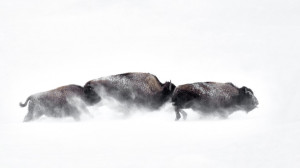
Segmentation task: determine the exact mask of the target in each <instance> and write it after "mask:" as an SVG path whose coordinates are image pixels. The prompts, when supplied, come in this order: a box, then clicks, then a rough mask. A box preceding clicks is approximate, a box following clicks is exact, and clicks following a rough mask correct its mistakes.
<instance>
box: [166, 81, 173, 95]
mask: <svg viewBox="0 0 300 168" xmlns="http://www.w3.org/2000/svg"><path fill="white" fill-rule="evenodd" d="M175 88H176V86H175V85H174V84H173V83H172V82H171V81H170V82H165V83H164V84H163V94H164V95H168V96H169V95H172V93H173V92H174V90H175Z"/></svg>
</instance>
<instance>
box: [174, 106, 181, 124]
mask: <svg viewBox="0 0 300 168" xmlns="http://www.w3.org/2000/svg"><path fill="white" fill-rule="evenodd" d="M175 114H176V119H175V121H178V120H179V119H180V118H181V115H180V108H178V107H176V108H175Z"/></svg>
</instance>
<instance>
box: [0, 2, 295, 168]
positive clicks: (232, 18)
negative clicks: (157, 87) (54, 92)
mask: <svg viewBox="0 0 300 168" xmlns="http://www.w3.org/2000/svg"><path fill="white" fill-rule="evenodd" d="M299 18H300V3H299V1H296V0H286V1H278V0H276V1H271V0H252V1H246V0H242V1H241V0H239V1H238V0H227V1H221V0H202V1H196V0H185V1H171V0H170V1H158V0H157V1H156V0H154V1H138V0H136V1H118V0H115V1H102V0H99V1H97V0H88V1H83V0H72V1H71V0H44V1H39V0H30V1H22V0H19V1H18V0H9V1H4V0H1V1H0V58H1V60H0V79H1V87H0V93H1V94H0V102H1V103H0V167H299V166H300V153H299V151H300V144H299V142H300V129H299V128H300V111H299V108H298V104H299V103H298V102H299V100H300V95H299V89H298V86H299V85H300V80H299V77H300V75H299V72H300V66H299V65H298V64H299V62H300V57H299V55H300V50H299V46H300V41H299V39H300V19H299ZM123 72H150V73H152V74H155V75H156V76H157V77H158V78H159V79H160V80H161V81H162V82H165V81H167V80H172V82H173V83H175V84H176V85H180V84H185V83H191V82H200V81H217V82H232V83H234V84H236V85H237V86H239V87H242V86H247V87H249V88H251V89H252V90H253V91H254V94H255V95H256V97H257V98H258V100H259V103H260V104H259V108H257V109H255V110H253V111H252V112H250V113H249V114H248V115H247V114H245V113H243V112H237V113H235V114H233V115H232V116H231V117H230V118H229V119H228V120H217V119H205V120H203V119H202V120H199V119H198V118H199V116H197V114H196V113H194V112H193V111H191V110H187V112H188V114H189V118H188V120H187V121H185V122H174V121H173V120H174V118H175V115H174V114H173V111H172V107H171V105H170V104H167V105H166V106H165V107H163V108H162V109H161V110H159V111H156V112H153V113H146V112H142V110H141V111H137V112H136V113H135V115H133V116H131V117H129V118H127V119H122V118H121V117H120V116H119V113H118V112H117V111H116V110H114V109H111V108H108V107H105V106H103V107H101V108H97V109H93V108H91V112H92V114H93V115H94V118H89V117H86V116H84V117H83V120H82V121H80V122H75V121H73V120H72V119H71V118H66V119H51V118H46V117H44V118H41V119H40V120H38V121H35V122H31V123H23V122H22V120H23V117H24V116H25V115H26V113H27V109H26V108H20V107H19V106H18V103H19V102H20V101H22V102H24V101H25V100H26V98H27V97H28V96H30V95H31V94H34V93H38V92H41V91H47V90H50V89H54V88H56V87H59V86H63V85H67V84H79V85H84V84H85V82H87V81H88V80H91V79H95V78H98V77H102V76H107V75H112V74H117V73H123ZM99 110H100V111H99Z"/></svg>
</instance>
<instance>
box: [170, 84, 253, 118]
mask: <svg viewBox="0 0 300 168" xmlns="http://www.w3.org/2000/svg"><path fill="white" fill-rule="evenodd" d="M172 103H173V105H174V106H175V112H176V120H179V119H180V118H181V116H180V113H181V114H182V115H183V118H184V119H186V116H187V114H186V112H184V111H183V110H182V109H186V108H191V109H193V110H195V111H200V112H202V113H203V114H210V115H211V114H215V115H219V116H221V117H224V118H226V117H228V116H229V115H230V114H231V113H233V112H234V111H237V110H243V111H246V112H249V111H251V110H253V109H254V108H256V107H257V105H258V101H257V99H256V97H255V96H254V94H253V91H252V90H251V89H249V88H247V87H245V86H243V87H242V88H238V87H236V86H235V85H233V84H232V83H216V82H198V83H192V84H185V85H180V86H178V87H177V88H176V89H175V91H174V93H173V95H172Z"/></svg>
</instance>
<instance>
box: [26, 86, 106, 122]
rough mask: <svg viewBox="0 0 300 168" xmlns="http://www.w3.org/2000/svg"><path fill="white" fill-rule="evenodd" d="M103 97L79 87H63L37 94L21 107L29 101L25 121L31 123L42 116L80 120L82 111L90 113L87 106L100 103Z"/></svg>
mask: <svg viewBox="0 0 300 168" xmlns="http://www.w3.org/2000/svg"><path fill="white" fill-rule="evenodd" d="M100 100H101V97H100V96H98V94H97V93H96V92H94V91H93V90H92V89H84V88H83V87H81V86H77V85H67V86H62V87H59V88H57V89H54V90H50V91H47V92H42V93H37V94H34V95H31V96H29V97H28V98H27V100H26V102H25V103H24V104H22V103H20V106H21V107H25V106H26V105H27V103H28V101H29V105H28V113H27V115H26V116H25V118H24V121H31V120H34V119H37V118H39V117H41V116H42V115H46V116H51V117H66V116H71V117H73V118H74V119H75V120H79V116H80V114H81V111H84V112H86V113H88V110H87V108H86V105H93V104H96V103H98V102H99V101H100Z"/></svg>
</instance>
